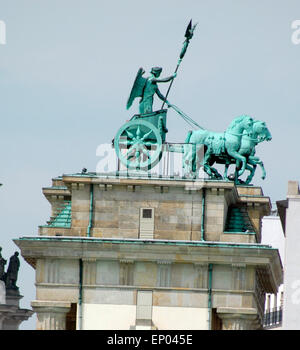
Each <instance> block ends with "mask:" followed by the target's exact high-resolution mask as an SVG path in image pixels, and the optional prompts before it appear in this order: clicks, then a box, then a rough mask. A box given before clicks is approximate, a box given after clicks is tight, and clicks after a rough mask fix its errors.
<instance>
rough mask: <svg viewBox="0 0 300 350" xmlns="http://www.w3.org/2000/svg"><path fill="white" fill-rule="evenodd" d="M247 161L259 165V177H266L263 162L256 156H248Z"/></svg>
mask: <svg viewBox="0 0 300 350" xmlns="http://www.w3.org/2000/svg"><path fill="white" fill-rule="evenodd" d="M249 163H250V164H252V165H255V166H256V165H259V166H260V167H261V170H262V176H261V178H262V179H263V180H264V179H265V178H266V169H265V167H264V163H263V162H262V161H261V160H260V159H259V158H258V157H254V156H250V157H249Z"/></svg>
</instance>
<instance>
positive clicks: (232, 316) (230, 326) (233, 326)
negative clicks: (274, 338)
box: [217, 307, 260, 330]
mask: <svg viewBox="0 0 300 350" xmlns="http://www.w3.org/2000/svg"><path fill="white" fill-rule="evenodd" d="M217 314H218V317H219V318H220V319H221V320H222V330H252V329H257V328H259V326H260V323H259V321H258V320H259V317H258V314H257V311H256V310H255V309H252V308H249V309H247V308H230V307H220V308H217Z"/></svg>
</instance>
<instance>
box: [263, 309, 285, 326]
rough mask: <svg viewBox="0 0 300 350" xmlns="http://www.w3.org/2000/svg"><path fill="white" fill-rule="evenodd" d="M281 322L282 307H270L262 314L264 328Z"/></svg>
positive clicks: (278, 324) (279, 324)
mask: <svg viewBox="0 0 300 350" xmlns="http://www.w3.org/2000/svg"><path fill="white" fill-rule="evenodd" d="M281 324H282V308H281V307H279V308H274V309H270V311H268V312H265V314H264V323H263V327H264V328H273V327H279V326H281Z"/></svg>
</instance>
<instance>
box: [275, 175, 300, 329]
mask: <svg viewBox="0 0 300 350" xmlns="http://www.w3.org/2000/svg"><path fill="white" fill-rule="evenodd" d="M277 207H278V213H279V216H280V220H281V223H282V228H283V231H284V233H285V241H286V242H285V262H284V300H283V329H284V330H299V329H300V269H299V266H300V239H299V234H300V191H299V184H298V182H297V181H289V182H288V192H287V198H286V199H285V200H281V201H278V202H277Z"/></svg>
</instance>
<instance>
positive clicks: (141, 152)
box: [114, 120, 162, 170]
mask: <svg viewBox="0 0 300 350" xmlns="http://www.w3.org/2000/svg"><path fill="white" fill-rule="evenodd" d="M114 147H115V150H116V153H117V156H118V158H119V159H120V161H121V162H122V164H124V165H125V166H126V167H127V168H128V169H136V170H149V169H151V168H153V167H154V166H155V165H156V164H157V163H158V162H159V161H160V159H161V156H162V138H161V135H160V133H159V131H158V129H157V128H156V127H155V126H154V125H153V124H151V123H150V122H148V121H145V120H132V121H129V122H128V123H126V124H124V125H123V126H122V127H121V128H120V129H119V131H118V132H117V135H116V137H115V139H114Z"/></svg>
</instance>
